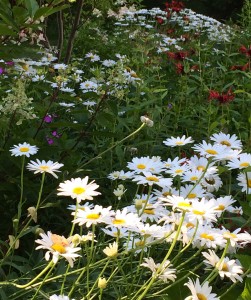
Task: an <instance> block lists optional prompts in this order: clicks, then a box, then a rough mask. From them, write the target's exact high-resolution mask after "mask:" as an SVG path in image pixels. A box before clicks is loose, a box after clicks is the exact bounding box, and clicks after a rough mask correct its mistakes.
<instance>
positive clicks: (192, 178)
mask: <svg viewBox="0 0 251 300" xmlns="http://www.w3.org/2000/svg"><path fill="white" fill-rule="evenodd" d="M190 179H191V180H193V181H194V180H198V179H199V178H198V177H197V176H192V177H191V178H190Z"/></svg>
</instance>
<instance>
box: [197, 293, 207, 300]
mask: <svg viewBox="0 0 251 300" xmlns="http://www.w3.org/2000/svg"><path fill="white" fill-rule="evenodd" d="M196 295H197V297H198V299H199V300H207V297H206V296H204V295H203V294H200V293H198V294H196Z"/></svg>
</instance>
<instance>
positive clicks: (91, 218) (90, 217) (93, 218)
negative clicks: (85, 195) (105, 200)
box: [86, 213, 100, 220]
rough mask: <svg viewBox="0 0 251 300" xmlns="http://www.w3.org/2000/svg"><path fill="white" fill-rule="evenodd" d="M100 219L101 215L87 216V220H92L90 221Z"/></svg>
mask: <svg viewBox="0 0 251 300" xmlns="http://www.w3.org/2000/svg"><path fill="white" fill-rule="evenodd" d="M99 217H100V214H95V213H94V214H89V215H87V216H86V218H87V219H90V220H97V219H99Z"/></svg>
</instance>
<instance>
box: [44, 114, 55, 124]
mask: <svg viewBox="0 0 251 300" xmlns="http://www.w3.org/2000/svg"><path fill="white" fill-rule="evenodd" d="M52 121H53V117H52V116H51V115H46V116H45V117H44V122H45V123H51V122H52Z"/></svg>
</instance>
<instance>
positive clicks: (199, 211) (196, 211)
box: [193, 209, 205, 216]
mask: <svg viewBox="0 0 251 300" xmlns="http://www.w3.org/2000/svg"><path fill="white" fill-rule="evenodd" d="M193 213H194V214H195V215H199V216H203V215H204V214H205V212H204V211H201V210H196V209H194V210H193Z"/></svg>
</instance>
